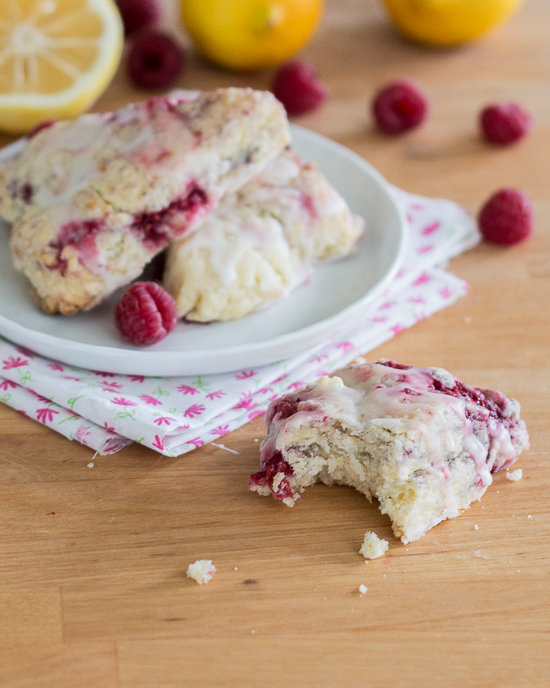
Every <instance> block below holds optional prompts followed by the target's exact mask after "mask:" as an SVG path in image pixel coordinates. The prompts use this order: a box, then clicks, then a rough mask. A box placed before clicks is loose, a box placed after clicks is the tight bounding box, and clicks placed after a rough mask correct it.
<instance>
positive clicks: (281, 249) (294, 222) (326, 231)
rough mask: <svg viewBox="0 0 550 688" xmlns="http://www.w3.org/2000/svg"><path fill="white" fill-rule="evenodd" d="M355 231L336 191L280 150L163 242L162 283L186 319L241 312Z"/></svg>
mask: <svg viewBox="0 0 550 688" xmlns="http://www.w3.org/2000/svg"><path fill="white" fill-rule="evenodd" d="M361 233H362V221H361V220H360V219H359V218H357V217H354V216H353V215H352V214H351V212H350V210H349V208H348V207H347V205H346V202H345V201H344V199H343V198H342V197H341V196H340V194H339V193H338V192H337V191H336V190H335V189H334V188H333V187H332V186H331V185H330V184H329V183H328V181H327V180H326V179H325V178H324V176H323V175H322V174H321V173H320V172H318V171H317V170H316V169H315V168H314V167H313V166H312V165H309V164H306V163H304V162H303V161H302V160H301V159H300V157H299V156H298V155H297V154H296V153H294V152H293V151H292V150H290V149H287V150H285V151H284V152H283V153H281V155H279V156H278V157H277V158H275V159H274V160H272V161H271V162H270V163H269V165H268V166H267V167H266V169H265V170H264V171H263V172H262V173H261V174H260V175H258V177H256V178H254V179H253V180H252V181H250V182H248V183H247V184H245V185H244V186H243V187H241V189H239V190H238V191H237V192H236V193H233V194H228V195H226V196H225V197H224V199H223V200H222V202H221V204H220V206H219V207H218V209H217V210H216V211H214V212H213V213H211V214H210V215H209V216H208V217H207V218H206V219H205V221H204V222H203V224H202V225H201V230H200V232H196V233H195V234H193V235H192V236H186V237H184V238H182V239H181V240H179V241H176V242H174V243H173V244H171V245H170V247H169V248H168V251H167V260H166V269H165V273H164V278H163V283H164V287H165V288H166V290H167V291H168V292H170V294H171V295H172V296H173V297H174V299H175V301H176V304H177V307H178V314H179V315H180V316H185V317H186V318H187V319H188V320H197V321H203V322H205V321H210V320H231V319H234V318H240V317H242V316H244V315H246V314H248V313H251V312H252V311H255V310H257V309H259V308H261V307H263V306H266V305H267V304H269V303H271V302H273V301H276V300H278V299H280V298H283V297H284V296H287V295H288V294H289V292H290V291H291V290H292V289H294V288H295V287H297V286H299V285H300V284H303V283H304V282H305V281H306V280H307V279H308V278H309V277H310V275H311V271H312V269H313V264H314V263H317V262H322V261H328V260H331V259H333V258H339V257H342V256H345V255H347V254H348V253H350V251H351V250H352V249H353V247H354V246H355V244H356V242H357V239H358V238H359V236H360V235H361Z"/></svg>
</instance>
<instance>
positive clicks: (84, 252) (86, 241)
mask: <svg viewBox="0 0 550 688" xmlns="http://www.w3.org/2000/svg"><path fill="white" fill-rule="evenodd" d="M104 224H105V223H104V221H103V220H81V221H75V222H68V223H67V224H65V225H63V226H62V227H61V229H60V231H59V234H58V236H57V239H54V240H53V241H50V243H49V246H50V247H51V248H53V249H55V251H56V260H55V263H54V264H53V265H48V267H49V269H50V270H59V272H60V273H61V274H62V275H63V277H65V274H66V272H67V259H66V258H62V256H61V254H62V252H63V249H64V248H65V246H73V247H74V248H75V249H76V250H77V251H78V253H79V259H80V260H81V262H82V263H86V262H87V261H90V260H93V259H94V258H96V257H97V255H98V253H97V246H96V241H95V238H96V236H97V235H98V234H99V233H100V232H101V231H103V228H104Z"/></svg>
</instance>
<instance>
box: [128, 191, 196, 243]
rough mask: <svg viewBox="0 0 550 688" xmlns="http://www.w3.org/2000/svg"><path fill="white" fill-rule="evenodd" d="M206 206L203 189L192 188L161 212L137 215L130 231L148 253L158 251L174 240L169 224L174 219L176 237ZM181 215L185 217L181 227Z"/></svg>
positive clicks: (172, 229)
mask: <svg viewBox="0 0 550 688" xmlns="http://www.w3.org/2000/svg"><path fill="white" fill-rule="evenodd" d="M207 205H208V196H207V194H206V192H205V191H204V189H201V188H200V187H198V186H193V187H192V188H191V191H189V192H188V193H187V194H185V195H184V196H182V197H181V198H177V199H176V200H175V201H172V203H170V205H168V206H166V208H163V209H162V210H158V211H157V212H152V213H139V214H138V215H136V216H135V217H134V221H133V222H132V225H131V226H130V230H131V232H132V234H134V236H135V237H136V238H137V239H139V240H140V241H141V242H142V243H143V245H144V246H145V248H146V249H147V250H149V251H158V250H159V249H161V248H164V247H165V246H167V245H168V243H169V242H170V241H171V240H172V239H173V238H174V237H173V236H172V234H173V231H174V229H175V228H174V227H170V226H169V225H170V223H171V222H172V221H173V220H174V219H175V220H176V223H175V224H176V225H177V230H178V231H177V235H180V234H183V232H184V231H185V230H186V229H187V226H188V225H189V224H190V223H191V221H192V220H193V219H194V218H196V216H197V215H198V214H199V213H200V212H201V211H203V210H204V209H205V208H206V206H207ZM182 215H184V216H185V218H184V219H183V225H184V227H183V229H181V225H182V217H181V216H182Z"/></svg>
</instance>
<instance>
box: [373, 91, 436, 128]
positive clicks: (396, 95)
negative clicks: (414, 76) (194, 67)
mask: <svg viewBox="0 0 550 688" xmlns="http://www.w3.org/2000/svg"><path fill="white" fill-rule="evenodd" d="M372 113H373V115H374V119H375V120H376V124H377V125H378V128H379V129H380V131H383V132H384V133H385V134H402V133H403V132H404V131H409V130H410V129H415V128H416V127H418V126H419V125H420V124H422V122H423V121H424V120H425V119H426V117H427V115H428V99H427V98H426V96H425V95H424V94H423V93H422V91H421V90H420V88H419V87H418V86H417V85H416V84H414V83H413V82H412V81H406V80H404V79H401V80H400V81H394V82H393V83H391V84H388V85H387V86H384V88H382V89H380V91H378V93H377V94H376V96H375V98H374V101H373V103H372Z"/></svg>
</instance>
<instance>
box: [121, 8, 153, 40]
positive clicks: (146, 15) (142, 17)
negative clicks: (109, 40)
mask: <svg viewBox="0 0 550 688" xmlns="http://www.w3.org/2000/svg"><path fill="white" fill-rule="evenodd" d="M116 4H117V5H118V9H119V11H120V16H121V17H122V23H123V24H124V34H125V35H126V36H135V34H136V33H139V32H140V31H142V30H143V29H148V28H150V27H151V26H153V24H155V23H156V22H157V21H158V19H159V16H160V10H159V6H158V3H157V1H156V0H116Z"/></svg>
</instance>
